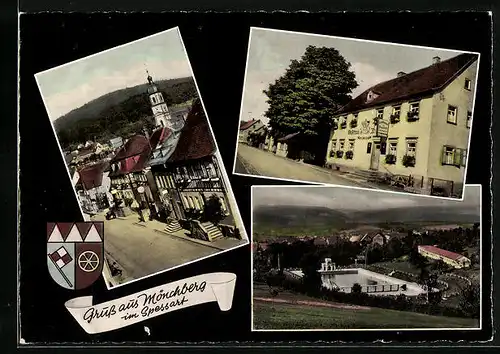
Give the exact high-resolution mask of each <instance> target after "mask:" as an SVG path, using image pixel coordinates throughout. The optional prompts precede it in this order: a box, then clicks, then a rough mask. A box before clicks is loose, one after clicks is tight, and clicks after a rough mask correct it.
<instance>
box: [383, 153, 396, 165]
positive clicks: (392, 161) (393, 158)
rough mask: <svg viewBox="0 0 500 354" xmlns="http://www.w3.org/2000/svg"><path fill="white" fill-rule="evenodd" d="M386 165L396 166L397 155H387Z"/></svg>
mask: <svg viewBox="0 0 500 354" xmlns="http://www.w3.org/2000/svg"><path fill="white" fill-rule="evenodd" d="M385 163H386V164H388V165H394V164H395V163H396V155H392V154H388V155H385Z"/></svg>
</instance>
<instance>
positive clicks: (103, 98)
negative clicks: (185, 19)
mask: <svg viewBox="0 0 500 354" xmlns="http://www.w3.org/2000/svg"><path fill="white" fill-rule="evenodd" d="M35 78H36V81H37V84H38V87H39V90H40V93H41V95H42V98H43V101H44V104H45V107H46V109H47V113H48V117H49V119H50V121H51V123H52V126H53V128H54V132H55V135H56V138H57V140H58V142H59V146H60V148H61V153H62V155H61V162H63V161H64V162H65V163H66V166H67V169H68V175H69V178H71V181H72V184H73V187H74V191H75V196H76V197H77V199H78V202H79V204H80V208H81V211H82V216H83V217H84V219H85V220H97V221H104V235H105V237H104V248H105V258H106V262H105V267H104V271H103V275H104V278H105V280H106V284H107V286H108V288H111V287H115V286H119V285H123V284H126V283H129V282H131V281H135V280H138V279H141V278H144V277H147V276H151V275H153V274H156V273H159V272H162V271H166V270H168V269H173V268H176V267H179V266H182V265H184V264H188V263H191V262H194V261H197V260H201V259H204V258H206V257H209V256H213V255H216V254H219V253H221V252H225V251H228V250H231V249H234V248H235V247H240V246H243V245H245V244H248V242H249V241H248V237H247V236H246V233H245V229H244V226H243V224H242V221H241V217H240V214H239V211H238V207H237V205H236V201H235V199H234V196H233V193H232V190H231V186H230V184H229V180H228V177H227V174H226V171H225V169H224V165H223V163H222V160H221V157H220V154H219V152H218V150H217V145H216V142H215V139H214V137H213V135H212V131H211V128H210V124H209V121H208V118H207V116H206V113H205V110H204V107H203V103H202V101H201V98H200V96H199V92H198V89H197V86H196V82H195V79H194V77H193V73H192V70H191V66H190V63H189V60H188V57H187V54H186V52H185V49H184V45H183V42H182V38H181V36H180V33H179V30H178V29H177V28H173V29H170V30H167V31H164V32H161V33H158V34H155V35H152V36H149V37H146V38H143V39H139V40H137V41H134V42H131V43H128V44H125V45H122V46H119V47H115V48H112V49H109V50H106V51H104V52H101V53H97V54H94V55H91V56H89V57H86V58H83V59H79V60H76V61H74V62H71V63H68V64H64V65H62V66H59V67H56V68H52V69H49V70H47V71H44V72H41V73H38V74H36V75H35ZM75 221H79V220H75ZM61 236H62V237H63V239H65V238H66V236H67V235H61Z"/></svg>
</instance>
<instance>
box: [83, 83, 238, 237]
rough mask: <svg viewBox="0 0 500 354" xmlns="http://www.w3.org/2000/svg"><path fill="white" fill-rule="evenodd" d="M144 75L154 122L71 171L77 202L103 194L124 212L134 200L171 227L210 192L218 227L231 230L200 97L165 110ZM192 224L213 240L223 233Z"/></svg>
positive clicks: (96, 202) (95, 206)
mask: <svg viewBox="0 0 500 354" xmlns="http://www.w3.org/2000/svg"><path fill="white" fill-rule="evenodd" d="M147 79H148V91H147V94H148V97H149V102H150V104H151V109H152V112H153V116H154V120H155V125H156V128H155V129H154V130H153V131H152V132H151V133H149V132H147V131H145V132H144V134H136V135H134V136H132V137H130V138H129V139H127V140H126V141H124V142H123V141H120V140H121V139H114V140H113V141H112V144H113V145H114V146H115V148H116V150H115V152H114V153H113V154H112V156H111V157H110V158H106V159H103V160H101V161H99V162H97V163H92V164H90V165H86V166H83V167H81V168H80V169H79V170H78V171H77V173H78V176H79V178H75V179H74V180H76V183H75V187H76V188H77V191H78V193H79V196H80V200H81V202H82V208H83V207H84V206H85V204H92V205H91V206H88V209H90V211H94V212H95V211H96V210H102V209H103V206H105V204H106V203H105V202H104V201H105V200H107V204H108V205H109V204H111V203H115V204H119V205H121V206H122V208H121V211H122V212H123V213H124V214H126V213H129V212H130V209H129V208H127V207H129V206H131V205H134V204H135V205H139V206H140V207H141V208H144V209H146V210H148V209H149V210H150V211H151V213H154V214H155V215H162V216H163V217H164V220H163V221H165V223H166V229H167V230H168V231H171V232H175V231H178V230H180V229H182V226H181V223H182V221H184V220H187V219H190V218H191V217H192V216H193V215H196V214H198V215H200V214H201V213H202V212H203V210H204V207H205V204H206V203H207V201H208V200H209V199H214V198H215V199H216V200H217V201H218V202H220V206H221V208H222V210H223V212H224V214H225V218H224V219H223V220H222V222H221V223H222V224H221V225H223V226H225V228H224V230H226V231H227V230H228V229H229V232H230V233H231V232H232V233H234V232H236V229H237V228H236V226H235V221H234V218H233V216H232V208H231V203H230V200H229V198H228V193H227V191H228V189H227V186H226V185H225V181H224V179H223V174H222V171H221V169H220V166H219V163H218V159H217V157H216V154H217V151H216V145H215V143H214V141H213V138H212V135H211V131H210V127H209V125H208V120H207V118H206V116H205V113H204V110H203V107H202V105H201V102H200V101H199V100H196V101H194V103H193V104H192V106H190V107H188V108H187V109H185V110H184V111H180V110H177V111H176V112H177V114H175V115H171V114H170V111H169V108H168V107H167V104H166V103H165V100H164V97H163V94H162V93H161V92H160V91H159V90H158V88H157V86H156V84H155V83H154V81H153V79H152V77H151V76H150V75H149V74H148V78H147ZM101 200H102V202H101ZM134 201H135V202H136V203H134ZM84 211H85V210H84ZM194 224H195V226H196V227H195V229H196V230H195V231H196V232H194V233H193V234H195V235H197V236H196V237H198V238H202V239H205V240H208V241H213V240H215V239H217V238H219V237H222V236H223V233H222V232H221V230H220V228H216V227H214V225H213V223H210V222H194ZM238 231H239V230H238ZM237 233H238V234H239V232H237Z"/></svg>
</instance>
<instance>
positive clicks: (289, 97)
mask: <svg viewBox="0 0 500 354" xmlns="http://www.w3.org/2000/svg"><path fill="white" fill-rule="evenodd" d="M350 66H351V64H350V63H349V62H347V61H346V60H345V58H344V57H343V56H342V55H341V54H340V53H339V51H338V50H336V49H335V48H328V47H315V46H309V47H307V49H306V51H305V53H304V55H303V56H302V58H301V59H300V60H292V62H291V64H290V66H289V67H288V69H287V70H286V72H285V74H283V76H281V77H280V78H279V79H277V80H276V82H275V83H273V84H270V85H269V88H268V89H267V90H265V91H264V93H265V94H266V95H267V97H268V100H267V102H268V103H269V109H268V110H267V112H266V113H265V116H266V117H268V118H269V126H270V127H271V130H272V131H273V134H275V135H276V136H277V137H283V136H285V135H287V134H291V133H296V132H301V133H302V134H303V135H304V136H305V137H309V138H315V137H317V136H319V135H321V134H322V133H323V134H324V133H325V132H327V133H328V134H329V132H330V127H331V125H332V118H333V117H334V115H335V112H336V111H337V110H338V109H339V108H341V107H342V106H344V105H345V104H347V103H348V102H349V100H350V99H351V95H350V94H351V92H352V90H353V89H355V88H356V87H357V86H358V83H357V81H356V78H355V74H354V72H352V71H350Z"/></svg>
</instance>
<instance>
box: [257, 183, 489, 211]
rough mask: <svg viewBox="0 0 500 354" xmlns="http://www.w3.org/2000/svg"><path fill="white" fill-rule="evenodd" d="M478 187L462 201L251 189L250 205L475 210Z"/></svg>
mask: <svg viewBox="0 0 500 354" xmlns="http://www.w3.org/2000/svg"><path fill="white" fill-rule="evenodd" d="M480 192H481V187H480V186H478V185H470V186H466V188H465V190H464V200H463V201H455V200H449V199H442V198H433V197H422V196H415V195H411V194H399V193H393V192H381V191H374V190H365V189H353V188H345V187H344V188H343V187H329V186H319V187H311V186H294V187H288V186H287V187H257V186H255V187H254V188H253V204H254V205H255V206H259V205H299V206H324V207H327V208H332V209H337V210H357V211H363V210H377V209H378V210H381V209H388V208H398V207H399V208H403V207H425V206H442V207H443V208H464V209H470V208H476V207H478V206H479V204H480Z"/></svg>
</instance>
